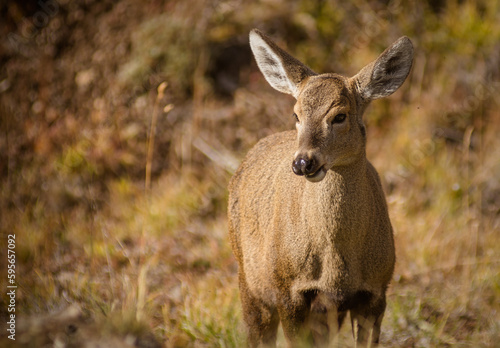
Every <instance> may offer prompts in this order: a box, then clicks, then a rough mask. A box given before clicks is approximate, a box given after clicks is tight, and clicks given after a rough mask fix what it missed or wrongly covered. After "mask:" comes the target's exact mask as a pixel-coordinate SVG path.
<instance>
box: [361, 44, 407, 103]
mask: <svg viewBox="0 0 500 348" xmlns="http://www.w3.org/2000/svg"><path fill="white" fill-rule="evenodd" d="M412 64H413V44H412V43H411V41H410V39H409V38H408V37H406V36H403V37H401V38H399V39H398V40H397V41H396V42H394V43H393V44H392V45H391V46H390V47H389V48H387V49H386V50H385V51H384V52H382V54H381V55H380V56H379V57H378V58H377V59H376V60H375V61H373V62H371V63H370V64H368V65H367V66H365V67H364V68H363V69H361V71H360V72H359V73H358V74H357V75H356V76H354V77H353V79H355V82H356V87H357V89H358V92H359V93H360V95H361V96H362V97H363V98H364V99H366V100H373V99H378V98H382V97H387V96H389V95H391V94H392V93H394V92H395V91H396V90H397V89H398V88H399V87H401V85H402V84H403V82H405V80H406V78H407V77H408V74H409V73H410V70H411V66H412Z"/></svg>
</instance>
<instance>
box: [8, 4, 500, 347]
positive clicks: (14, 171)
mask: <svg viewBox="0 0 500 348" xmlns="http://www.w3.org/2000/svg"><path fill="white" fill-rule="evenodd" d="M430 3H431V2H429V4H428V3H427V2H419V3H417V2H415V3H413V2H411V3H409V4H406V3H405V5H404V6H403V3H402V2H399V1H390V2H389V4H388V5H387V6H384V5H383V4H382V2H374V3H371V2H368V1H364V0H357V1H353V2H350V3H349V4H345V3H342V2H318V3H312V2H309V1H294V2H293V3H292V4H290V3H289V2H285V1H274V2H264V3H252V4H246V3H245V4H243V3H239V2H237V1H227V2H220V3H217V5H212V4H211V3H210V2H196V4H195V1H194V0H193V1H166V2H165V3H163V2H161V1H160V2H155V3H154V4H148V5H141V4H142V3H139V2H136V1H133V0H122V1H120V2H119V4H115V5H113V4H112V2H106V1H104V2H100V5H99V4H97V2H96V3H93V4H90V5H89V4H87V5H85V1H82V2H64V1H61V2H60V3H59V4H60V7H59V10H58V12H57V13H56V14H55V15H54V16H53V17H51V21H50V23H49V24H47V25H45V26H42V27H40V28H38V30H37V32H36V33H35V35H34V37H33V38H27V39H26V40H24V41H23V42H22V43H20V44H19V45H20V46H18V47H13V46H9V42H8V41H6V45H7V46H6V47H7V49H6V51H5V52H4V53H2V55H1V58H2V62H5V64H4V66H3V67H2V70H1V75H0V90H1V91H2V92H1V93H0V101H1V103H0V105H1V106H0V113H1V117H0V120H1V121H0V125H1V130H2V136H0V169H1V171H0V172H1V175H2V181H1V191H0V194H1V200H0V212H1V221H2V223H1V226H0V231H1V234H2V242H1V243H2V244H0V259H1V261H0V266H1V268H2V269H5V267H4V260H6V257H5V250H6V247H5V244H4V243H5V241H6V238H5V236H6V235H7V234H11V233H15V234H16V236H17V237H18V242H17V245H16V255H17V275H18V284H19V289H18V293H17V313H18V315H19V316H18V319H19V326H18V335H19V336H18V337H19V339H20V340H21V341H19V342H18V343H24V346H26V347H29V346H33V345H41V344H47V345H48V346H67V347H78V346H91V344H93V343H95V342H101V343H103V342H106V344H107V345H108V346H110V347H114V346H116V347H120V346H127V345H128V346H137V347H156V346H165V347H185V346H193V347H219V346H222V347H239V346H242V345H243V344H244V341H245V334H244V329H243V326H242V323H241V309H240V305H239V295H238V289H237V280H236V270H237V268H236V267H237V266H236V263H235V260H234V258H233V256H232V253H231V250H230V247H229V245H228V240H227V235H226V233H227V229H226V199H227V191H226V187H227V182H228V180H229V178H230V176H231V173H232V171H234V168H235V166H236V165H237V163H238V162H239V160H241V158H242V157H243V156H244V154H245V153H246V152H247V151H248V149H249V148H250V147H251V146H252V145H253V144H255V142H256V141H257V140H258V139H259V138H262V137H264V136H266V135H268V134H271V133H274V132H277V131H281V130H285V129H291V128H292V127H293V118H292V116H291V110H292V105H293V100H292V99H291V98H289V97H287V96H283V95H279V94H278V93H277V92H274V91H272V90H271V88H270V87H269V86H267V84H266V82H265V81H264V80H263V78H262V76H261V75H260V73H259V72H258V71H257V69H256V67H255V65H254V64H253V63H250V59H249V58H250V56H249V54H250V52H249V50H248V43H247V35H248V31H249V30H250V29H251V28H252V27H254V26H258V27H260V28H261V29H263V30H264V31H269V32H271V33H272V34H273V36H274V37H275V38H276V39H277V40H278V41H279V42H280V44H281V45H282V46H284V47H287V48H288V49H289V50H290V51H291V52H294V53H295V54H296V55H297V56H298V57H299V58H300V59H302V60H304V61H306V62H307V63H308V64H310V65H311V67H312V68H313V69H315V70H317V71H332V70H334V71H337V72H341V73H346V74H354V73H355V72H356V69H359V68H360V67H362V66H363V65H364V64H366V63H367V62H369V61H370V59H373V58H375V57H376V55H377V54H378V53H380V52H381V50H382V49H383V48H384V47H385V46H387V45H388V44H389V43H390V42H391V40H392V39H396V38H397V37H399V36H400V35H403V34H406V35H408V36H410V37H411V38H412V40H413V42H414V44H415V47H416V59H415V64H414V68H413V72H412V74H411V77H410V79H409V80H408V81H407V82H406V83H405V85H404V86H403V88H402V90H401V91H399V92H397V93H396V94H395V95H393V96H391V97H390V98H388V99H387V100H380V101H375V102H374V103H373V105H372V106H371V107H370V108H369V109H368V110H367V112H366V124H367V127H368V157H369V159H370V160H371V161H372V163H373V164H374V165H375V167H376V168H377V169H378V171H379V173H380V174H381V177H382V181H383V184H384V186H385V190H386V193H387V200H388V204H389V210H390V215H391V219H392V223H393V226H394V230H395V239H396V247H397V266H396V271H395V274H394V279H393V282H392V284H391V287H390V290H389V297H388V310H387V312H386V317H385V321H384V323H383V333H382V343H383V345H384V346H388V347H414V346H416V347H424V346H425V347H427V346H464V347H465V346H467V347H469V346H473V347H482V346H484V347H490V346H495V345H496V343H497V342H498V340H499V339H500V325H499V323H500V314H499V313H500V305H499V303H500V302H499V301H498V299H499V298H500V256H499V255H500V247H499V246H500V233H499V232H500V160H499V159H500V138H499V137H498V134H499V133H500V114H499V112H498V110H499V106H500V99H499V95H500V69H499V66H500V65H499V64H500V24H499V23H500V22H499V21H498V16H499V15H500V4H499V3H498V1H477V2H473V1H464V2H456V1H448V2H443V4H442V5H441V6H438V7H436V6H434V5H432V6H431V5H430ZM5 6H6V7H5V9H8V13H9V15H8V16H7V20H6V24H5V28H4V29H2V33H5V34H8V33H17V34H19V33H21V28H20V27H19V23H20V19H19V16H20V17H23V16H24V17H25V18H26V19H27V21H28V22H29V21H30V20H31V21H32V20H33V18H34V17H33V16H34V13H35V12H33V11H36V10H33V9H30V8H29V6H27V7H21V6H20V5H15V4H14V2H12V3H9V4H8V5H5ZM433 6H434V7H433ZM35 7H36V6H35ZM3 10H4V9H3V8H2V11H3ZM30 11H31V12H30ZM131 13H133V14H134V15H130V14H131ZM172 18H176V19H175V20H171V19H172ZM96 23H97V24H98V25H97V26H96V25H95V24H96ZM184 29H185V30H186V33H188V34H189V35H180V33H181V32H184ZM4 37H8V36H7V35H4ZM69 42H71V45H70V44H69ZM70 47H71V49H70ZM147 48H150V50H148V49H147ZM176 52H181V53H183V54H182V55H179V54H176ZM234 62H237V63H234ZM162 81H167V82H168V87H167V88H166V89H165V90H164V91H163V92H164V93H163V95H158V93H157V86H158V85H159V84H160V82H162ZM168 105H173V108H171V107H168V109H167V110H164V107H166V106H168ZM155 113H156V114H155ZM153 115H155V116H154V120H153ZM148 144H149V145H148ZM6 280H7V279H6V277H4V276H2V277H1V278H0V288H1V289H5V288H6ZM2 301H4V297H2ZM75 305H77V307H74V306H75ZM67 308H70V309H69V310H68V309H67ZM75 308H78V309H75ZM65 309H66V310H65ZM61 311H62V312H61ZM68 311H69V312H68ZM55 313H59V314H55ZM0 314H1V316H2V318H6V317H7V314H8V313H7V311H6V306H5V302H0ZM68 316H69V317H68ZM61 318H63V319H64V320H67V321H68V322H71V325H72V326H71V325H66V324H68V322H65V321H64V320H63V322H64V323H65V324H64V325H62V324H61V325H52V326H57V328H51V327H45V326H40V325H41V324H40V323H43V322H48V323H52V322H54V323H59V321H58V320H62V319H61ZM66 318H69V319H66ZM23 323H24V324H23ZM40 327H42V328H43V329H42V330H41V329H40ZM68 328H70V329H68ZM40 330H41V331H40ZM349 331H350V329H349V328H348V325H346V326H345V327H344V328H343V329H342V332H341V335H340V340H339V345H340V346H350V345H352V338H351V337H350V332H349ZM41 332H43V333H41ZM85 337H90V338H89V339H88V340H85ZM23 340H24V341H23ZM0 342H1V343H2V344H10V343H11V342H9V341H7V340H6V339H4V338H1V339H0ZM279 342H280V344H282V343H283V339H282V337H280V339H279Z"/></svg>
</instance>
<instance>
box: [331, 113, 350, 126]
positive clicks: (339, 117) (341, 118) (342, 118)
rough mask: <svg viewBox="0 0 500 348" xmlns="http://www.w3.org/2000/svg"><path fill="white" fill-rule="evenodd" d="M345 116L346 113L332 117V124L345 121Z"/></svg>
mask: <svg viewBox="0 0 500 348" xmlns="http://www.w3.org/2000/svg"><path fill="white" fill-rule="evenodd" d="M346 117H347V116H346V114H338V115H336V116H335V117H334V118H333V120H332V124H335V123H342V122H344V121H345V119H346Z"/></svg>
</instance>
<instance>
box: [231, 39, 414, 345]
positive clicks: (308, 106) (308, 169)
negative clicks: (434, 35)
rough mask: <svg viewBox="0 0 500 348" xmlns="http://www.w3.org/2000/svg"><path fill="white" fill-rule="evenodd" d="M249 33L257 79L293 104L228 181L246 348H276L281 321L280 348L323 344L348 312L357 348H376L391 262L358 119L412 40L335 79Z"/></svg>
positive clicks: (392, 85)
mask: <svg viewBox="0 0 500 348" xmlns="http://www.w3.org/2000/svg"><path fill="white" fill-rule="evenodd" d="M249 36H250V46H251V50H252V52H253V55H254V57H255V60H256V63H257V66H258V68H259V69H260V71H261V72H262V74H263V75H264V77H265V79H266V80H267V82H268V83H269V84H270V85H271V86H272V87H273V88H274V89H276V90H278V91H279V92H283V93H286V94H290V95H292V96H293V97H294V98H295V99H296V103H295V105H294V107H293V117H295V119H296V130H289V131H284V132H280V133H275V134H272V135H270V136H267V137H265V138H264V139H261V140H260V141H259V142H258V143H257V144H256V145H255V146H254V147H253V148H252V149H251V150H250V151H249V152H248V154H247V155H246V157H245V158H244V160H243V161H242V163H241V164H240V166H239V168H238V169H237V170H236V171H235V173H234V175H233V177H232V178H231V180H230V182H229V188H228V190H229V197H228V230H229V240H230V244H231V248H232V250H233V254H234V256H235V258H236V260H237V262H238V283H239V291H240V300H241V305H242V314H243V319H244V322H245V326H246V329H247V344H248V346H249V347H258V346H265V347H269V346H271V347H272V346H275V345H276V337H277V329H278V326H279V324H280V323H281V326H282V329H283V333H284V336H285V340H286V344H287V346H288V347H295V346H298V345H300V344H303V343H304V341H305V342H307V343H310V344H312V345H315V346H327V345H328V344H329V343H330V342H332V340H334V339H335V337H336V334H337V333H338V330H339V329H340V327H341V325H342V323H343V321H344V318H345V317H346V315H347V313H349V314H350V318H351V325H352V330H353V335H354V340H355V342H357V343H356V344H358V345H360V346H365V345H368V346H370V345H376V344H378V343H379V339H380V332H381V323H382V319H383V316H384V312H385V309H386V292H387V288H388V285H389V283H390V280H391V278H392V276H393V272H394V266H395V258H396V257H395V246H394V237H393V229H392V225H391V222H390V219H389V214H388V207H387V203H386V199H385V195H384V191H383V188H382V184H381V180H380V178H379V175H378V173H377V171H376V170H375V168H374V167H373V166H372V164H371V163H370V162H369V161H368V159H367V157H366V142H367V139H366V138H367V135H366V129H365V125H364V122H363V113H364V111H365V109H366V108H367V106H368V105H369V103H370V102H371V101H372V100H374V99H378V98H382V97H386V96H389V95H391V94H392V93H394V92H395V91H396V90H397V89H398V88H399V87H400V86H401V85H402V84H403V83H404V81H405V80H406V78H407V77H408V75H409V73H410V70H411V67H412V65H413V44H412V42H411V40H410V39H409V38H408V37H406V36H403V37H401V38H399V39H398V40H397V41H395V42H394V43H393V44H392V45H391V46H389V47H388V48H387V49H386V50H385V51H384V52H383V53H381V54H380V56H379V57H378V58H377V59H376V60H374V61H373V62H371V63H369V64H368V65H366V66H365V67H364V68H362V69H361V70H360V71H359V72H358V73H357V74H356V75H354V76H352V77H345V76H343V75H339V74H335V73H326V74H317V73H315V72H314V71H312V70H311V69H310V68H309V67H307V66H306V65H305V64H303V63H302V62H300V61H299V60H298V59H296V58H294V57H293V56H292V55H290V54H289V53H287V52H286V51H285V50H283V49H281V48H280V47H278V45H277V44H276V43H275V42H274V41H273V40H272V39H271V38H270V37H269V36H267V35H266V34H264V33H262V32H261V31H259V30H258V29H253V30H252V31H251V32H250V35H249ZM300 342H302V343H300Z"/></svg>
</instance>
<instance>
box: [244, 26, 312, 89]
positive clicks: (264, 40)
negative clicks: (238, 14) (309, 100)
mask: <svg viewBox="0 0 500 348" xmlns="http://www.w3.org/2000/svg"><path fill="white" fill-rule="evenodd" d="M250 47H251V48H252V52H253V55H254V56H255V60H256V61H257V65H258V66H259V69H260V71H261V72H262V74H263V75H264V77H265V78H266V80H267V82H269V84H270V85H271V86H272V87H273V88H274V89H276V90H278V91H280V92H283V93H287V94H291V95H293V96H294V97H295V98H297V96H298V93H299V85H300V84H301V83H302V82H303V81H304V80H305V79H306V78H307V77H308V76H311V75H316V74H315V73H314V72H313V71H312V70H311V69H309V68H308V67H307V66H306V65H305V64H303V63H301V62H300V61H299V60H298V59H296V58H294V57H292V56H291V55H290V54H288V53H287V52H285V51H284V50H282V49H281V48H279V47H278V46H277V45H276V44H275V43H274V42H273V41H272V40H271V39H270V38H269V37H268V36H267V35H265V34H264V33H262V32H260V31H259V30H257V29H253V30H252V31H251V32H250Z"/></svg>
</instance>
